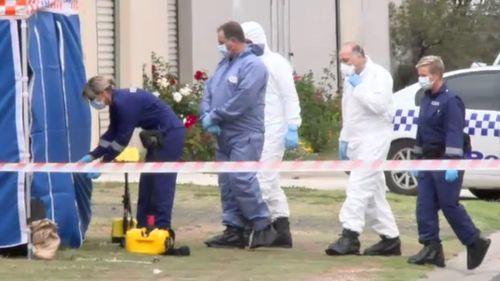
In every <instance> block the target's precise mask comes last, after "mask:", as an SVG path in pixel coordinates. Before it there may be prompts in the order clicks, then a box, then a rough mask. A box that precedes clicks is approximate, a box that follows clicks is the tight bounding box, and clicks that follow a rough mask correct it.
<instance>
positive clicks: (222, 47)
mask: <svg viewBox="0 0 500 281" xmlns="http://www.w3.org/2000/svg"><path fill="white" fill-rule="evenodd" d="M217 50H218V51H219V53H220V54H221V56H222V57H223V58H225V57H226V56H227V53H228V51H227V47H226V44H220V45H219V46H217Z"/></svg>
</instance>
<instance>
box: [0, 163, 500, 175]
mask: <svg viewBox="0 0 500 281" xmlns="http://www.w3.org/2000/svg"><path fill="white" fill-rule="evenodd" d="M446 169H456V170H466V171H499V172H500V160H496V159H494V160H493V159H492V160H462V159H459V160H441V159H440V160H386V161H377V160H374V161H361V160H355V161H275V162H244V161H241V162H238V161H235V162H149V163H144V162H134V163H122V162H120V163H117V162H115V163H102V162H97V161H96V162H92V163H0V172H27V173H39V172H42V173H89V172H100V173H112V174H121V173H237V172H259V171H261V172H266V171H276V172H311V173H315V172H335V171H353V170H370V171H408V170H426V171H439V170H446Z"/></svg>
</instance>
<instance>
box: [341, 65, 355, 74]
mask: <svg viewBox="0 0 500 281" xmlns="http://www.w3.org/2000/svg"><path fill="white" fill-rule="evenodd" d="M340 71H341V72H342V74H344V76H345V77H348V76H351V75H353V74H354V72H355V69H354V65H352V64H345V63H341V64H340Z"/></svg>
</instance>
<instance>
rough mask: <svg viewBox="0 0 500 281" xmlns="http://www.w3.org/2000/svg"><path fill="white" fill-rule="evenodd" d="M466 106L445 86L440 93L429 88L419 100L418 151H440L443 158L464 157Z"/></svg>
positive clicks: (416, 150) (423, 153)
mask: <svg viewBox="0 0 500 281" xmlns="http://www.w3.org/2000/svg"><path fill="white" fill-rule="evenodd" d="M464 126H465V106H464V103H463V102H462V99H460V97H459V96H457V95H455V94H454V93H453V92H452V91H451V90H450V89H448V87H447V86H446V85H443V86H442V87H441V89H440V90H439V92H438V93H437V94H432V93H431V91H426V92H425V94H424V96H423V97H422V101H421V103H420V113H419V116H418V129H417V138H416V143H415V153H416V155H417V157H421V156H425V155H426V154H427V153H426V152H428V151H440V152H441V154H444V155H443V157H444V158H463V156H464V150H463V149H464V147H463V146H464V133H463V130H464Z"/></svg>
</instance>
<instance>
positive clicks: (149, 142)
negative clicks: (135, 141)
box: [139, 130, 163, 149]
mask: <svg viewBox="0 0 500 281" xmlns="http://www.w3.org/2000/svg"><path fill="white" fill-rule="evenodd" d="M139 138H140V139H141V142H142V145H143V146H144V147H145V148H147V149H155V148H160V147H162V146H163V134H162V132H161V131H160V130H144V131H142V132H140V133H139Z"/></svg>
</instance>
